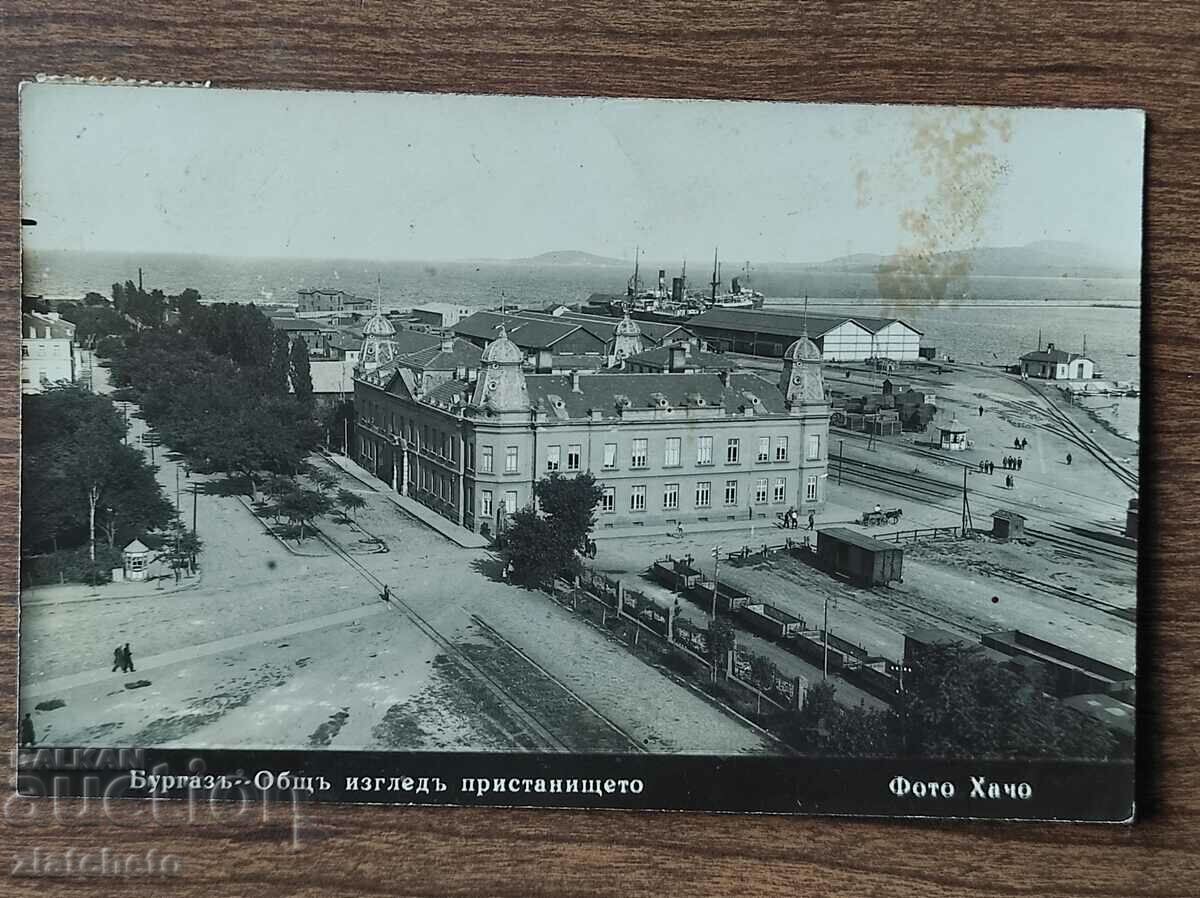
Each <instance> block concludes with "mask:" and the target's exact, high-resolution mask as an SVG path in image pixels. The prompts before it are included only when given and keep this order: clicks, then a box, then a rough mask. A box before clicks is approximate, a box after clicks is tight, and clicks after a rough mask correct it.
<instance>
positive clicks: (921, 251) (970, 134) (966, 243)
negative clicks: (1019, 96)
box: [856, 109, 1012, 311]
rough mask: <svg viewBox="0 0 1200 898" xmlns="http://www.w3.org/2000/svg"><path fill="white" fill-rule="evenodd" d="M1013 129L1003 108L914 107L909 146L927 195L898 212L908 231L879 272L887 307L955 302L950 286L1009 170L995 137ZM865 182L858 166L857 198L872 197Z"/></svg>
mask: <svg viewBox="0 0 1200 898" xmlns="http://www.w3.org/2000/svg"><path fill="white" fill-rule="evenodd" d="M1011 135H1012V121H1011V117H1010V113H1009V112H1007V111H1005V110H989V109H917V110H914V113H913V122H912V142H911V145H910V146H909V147H908V148H907V149H906V152H907V153H909V154H910V155H911V159H912V162H913V164H915V165H916V167H917V173H918V175H919V176H920V177H921V178H922V179H924V180H927V181H929V183H930V186H929V189H928V191H927V192H926V193H925V195H924V198H923V202H921V203H920V204H919V205H913V206H910V207H908V208H906V209H904V210H903V211H902V212H901V213H900V222H899V223H900V227H901V230H902V232H903V233H904V235H905V237H904V238H902V242H901V243H900V245H898V246H897V247H896V250H895V253H894V254H893V255H892V256H890V257H889V258H888V259H886V260H885V261H884V262H882V263H881V264H880V265H879V267H878V269H877V270H876V272H875V281H876V284H877V286H878V288H879V296H880V301H881V305H883V306H884V308H885V310H889V311H890V310H891V309H890V307H891V306H893V305H903V304H904V303H905V302H908V301H912V300H919V301H922V302H925V303H929V304H932V305H939V304H941V303H944V302H954V300H955V299H956V297H955V296H954V295H953V293H954V292H955V290H960V289H961V288H960V284H961V282H962V281H963V279H964V278H966V276H967V275H969V274H970V273H971V256H970V251H971V250H973V249H975V248H977V247H978V246H980V244H981V243H982V241H983V236H984V220H985V218H986V216H987V213H988V211H989V209H990V204H991V202H992V199H993V197H994V196H995V194H996V191H997V188H998V187H999V186H1000V184H1001V183H1002V182H1003V180H1004V177H1005V175H1006V174H1007V171H1008V165H1007V163H1006V162H1005V161H1004V160H1003V159H1002V158H1001V157H1000V156H998V155H997V153H996V152H995V150H994V149H993V147H994V146H995V144H996V142H997V141H998V142H1000V143H1001V144H1003V143H1007V142H1008V140H1009V139H1010V137H1011ZM900 168H901V169H903V168H905V166H900ZM892 176H893V177H896V176H897V175H892ZM899 176H900V177H905V175H903V174H901V175H899ZM908 176H909V177H911V171H909V172H908ZM866 183H867V173H866V172H859V174H858V176H857V178H856V185H857V189H858V204H859V206H862V205H864V203H865V202H869V197H866V194H865V185H866ZM897 187H898V188H899V187H900V185H899V184H897ZM952 287H953V289H952Z"/></svg>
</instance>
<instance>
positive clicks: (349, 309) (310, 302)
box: [296, 290, 372, 318]
mask: <svg viewBox="0 0 1200 898" xmlns="http://www.w3.org/2000/svg"><path fill="white" fill-rule="evenodd" d="M296 299H297V302H296V317H297V318H311V317H314V316H322V315H329V314H336V313H345V314H349V315H354V314H363V313H366V312H369V311H370V310H371V305H372V303H371V300H369V299H364V298H363V297H361V296H354V295H353V294H351V293H347V292H346V291H345V290H297V291H296Z"/></svg>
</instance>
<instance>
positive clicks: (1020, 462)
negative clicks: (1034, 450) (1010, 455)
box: [1017, 458, 1025, 471]
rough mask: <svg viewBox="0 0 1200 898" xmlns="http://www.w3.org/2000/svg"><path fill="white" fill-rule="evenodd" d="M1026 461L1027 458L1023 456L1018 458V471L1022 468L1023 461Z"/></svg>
mask: <svg viewBox="0 0 1200 898" xmlns="http://www.w3.org/2000/svg"><path fill="white" fill-rule="evenodd" d="M1024 461H1025V459H1023V458H1018V459H1017V470H1018V471H1019V470H1021V464H1022V462H1024Z"/></svg>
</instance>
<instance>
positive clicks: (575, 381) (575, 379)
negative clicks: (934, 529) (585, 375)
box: [571, 369, 583, 393]
mask: <svg viewBox="0 0 1200 898" xmlns="http://www.w3.org/2000/svg"><path fill="white" fill-rule="evenodd" d="M571 392H572V393H582V392H583V389H582V388H581V387H580V386H579V371H578V369H576V370H575V371H572V372H571Z"/></svg>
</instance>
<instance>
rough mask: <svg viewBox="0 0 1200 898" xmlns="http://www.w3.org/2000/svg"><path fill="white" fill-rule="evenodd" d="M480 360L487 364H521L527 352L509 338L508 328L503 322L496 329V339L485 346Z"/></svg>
mask: <svg viewBox="0 0 1200 898" xmlns="http://www.w3.org/2000/svg"><path fill="white" fill-rule="evenodd" d="M479 360H480V362H482V363H483V364H485V365H519V364H520V363H521V362H523V361H525V353H524V352H523V351H522V350H521V347H520V346H518V345H517V344H516V343H514V342H513V341H512V340H511V339H509V336H508V330H507V329H506V328H505V327H504V325H503V324H501V325H500V327H499V328H498V329H497V331H496V339H494V340H492V341H491V342H490V343H488V345H487V346H486V347H484V350H483V353H482V354H481V355H480V357H479Z"/></svg>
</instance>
